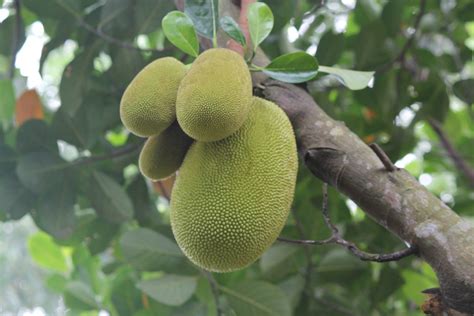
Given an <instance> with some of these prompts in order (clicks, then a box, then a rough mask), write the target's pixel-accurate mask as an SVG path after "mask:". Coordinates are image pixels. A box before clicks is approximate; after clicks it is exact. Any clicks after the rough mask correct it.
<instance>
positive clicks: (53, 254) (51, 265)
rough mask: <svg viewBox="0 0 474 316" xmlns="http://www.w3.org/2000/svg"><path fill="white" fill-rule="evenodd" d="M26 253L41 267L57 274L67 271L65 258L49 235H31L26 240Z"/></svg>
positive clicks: (39, 233)
mask: <svg viewBox="0 0 474 316" xmlns="http://www.w3.org/2000/svg"><path fill="white" fill-rule="evenodd" d="M28 251H29V252H30V255H31V257H32V258H33V260H34V261H35V262H36V263H37V264H38V265H40V266H41V267H43V268H46V269H50V270H54V271H59V272H67V271H68V266H67V261H66V257H65V256H64V254H63V252H62V250H61V248H60V247H59V246H58V245H56V244H55V243H54V241H53V239H52V238H51V237H50V236H49V235H47V234H45V233H42V232H38V233H36V234H34V235H32V236H31V237H30V238H29V239H28Z"/></svg>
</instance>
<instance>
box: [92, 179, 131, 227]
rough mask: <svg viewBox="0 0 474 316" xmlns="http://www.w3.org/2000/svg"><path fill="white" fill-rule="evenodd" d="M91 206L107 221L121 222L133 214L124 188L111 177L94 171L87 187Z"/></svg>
mask: <svg viewBox="0 0 474 316" xmlns="http://www.w3.org/2000/svg"><path fill="white" fill-rule="evenodd" d="M88 193H89V197H90V199H91V203H92V206H93V207H94V209H95V210H96V212H97V213H98V214H99V215H100V216H102V217H103V218H104V219H106V220H107V221H110V222H112V223H121V222H124V221H126V220H129V219H130V218H132V216H133V206H132V202H131V200H130V198H129V197H128V195H127V193H126V192H125V190H124V189H123V188H122V187H121V186H120V185H119V184H118V183H117V182H116V181H115V180H114V179H112V178H111V177H109V176H108V175H106V174H105V173H102V172H94V173H93V174H92V177H91V180H90V187H89V188H88Z"/></svg>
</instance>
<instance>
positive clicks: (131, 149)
mask: <svg viewBox="0 0 474 316" xmlns="http://www.w3.org/2000/svg"><path fill="white" fill-rule="evenodd" d="M142 146H143V142H141V143H136V144H130V145H126V146H123V147H121V148H119V149H116V150H114V151H111V152H109V153H106V154H102V155H95V156H90V157H85V158H79V159H77V160H75V161H73V162H72V163H71V165H73V166H83V165H88V164H92V163H96V162H100V161H104V160H111V159H116V158H119V157H123V156H126V155H130V154H133V153H135V152H137V151H139V150H140V149H141V148H142Z"/></svg>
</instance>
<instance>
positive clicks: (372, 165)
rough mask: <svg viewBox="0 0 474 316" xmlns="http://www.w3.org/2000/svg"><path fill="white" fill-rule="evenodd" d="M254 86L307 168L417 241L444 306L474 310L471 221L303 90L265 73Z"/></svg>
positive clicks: (377, 218)
mask: <svg viewBox="0 0 474 316" xmlns="http://www.w3.org/2000/svg"><path fill="white" fill-rule="evenodd" d="M256 85H257V86H262V87H263V89H262V91H261V93H262V94H263V96H264V97H265V98H266V99H268V100H270V101H273V102H275V103H276V104H278V105H279V106H280V107H281V108H282V109H283V110H284V111H285V112H286V114H287V115H288V117H289V118H290V121H291V122H292V125H293V128H294V130H295V133H296V137H297V143H298V150H299V153H300V156H301V157H302V158H303V160H304V162H305V164H306V166H307V167H308V168H309V169H310V170H311V172H312V173H313V174H314V175H315V176H317V177H318V178H320V179H322V180H323V181H324V182H327V183H329V184H331V185H332V186H334V187H335V188H336V189H337V190H338V191H340V192H341V193H344V194H345V195H346V196H348V197H349V198H350V199H352V200H353V201H354V202H355V203H356V204H358V205H359V206H360V207H361V209H363V210H364V211H365V212H366V213H367V214H368V215H370V216H371V217H372V218H373V219H374V220H375V221H377V222H378V223H379V224H380V225H382V226H383V227H385V228H386V229H388V230H389V231H391V232H392V233H393V234H395V235H396V236H398V237H399V238H400V239H402V240H403V241H405V242H408V243H409V244H410V245H412V246H413V247H417V249H418V251H419V255H420V256H421V257H422V258H423V259H425V260H426V261H427V262H428V263H429V264H430V265H431V266H432V267H433V269H434V270H435V272H436V274H437V276H438V279H439V281H440V289H441V292H442V293H443V297H444V299H445V301H446V303H447V305H448V306H450V307H452V308H454V309H458V310H459V311H462V312H471V313H472V312H474V300H472V298H473V297H474V265H473V264H472V263H473V262H474V226H473V225H472V224H471V223H469V222H468V221H467V220H463V219H461V218H460V217H459V216H458V215H457V214H456V213H454V212H453V211H452V210H451V209H450V208H449V207H447V206H446V205H445V204H444V203H443V202H442V201H441V200H439V199H438V198H437V197H435V196H434V195H433V194H431V193H430V192H429V191H428V190H427V189H426V188H424V187H423V186H422V185H420V184H419V183H418V182H417V181H416V179H415V178H413V177H412V176H411V175H410V174H408V173H407V172H406V171H405V170H398V171H393V172H388V171H387V170H386V168H385V166H384V164H383V163H382V162H381V160H380V159H379V158H378V157H377V155H376V154H375V153H374V151H373V150H372V149H371V148H370V147H368V146H367V145H366V144H365V143H364V142H363V141H362V140H361V139H360V138H359V137H357V136H356V135H355V134H353V133H352V132H351V131H350V130H349V129H348V128H347V127H346V126H345V124H344V123H342V122H338V121H334V120H333V119H331V118H330V117H329V116H328V115H327V114H326V113H324V112H323V110H322V109H321V108H319V107H318V105H317V104H316V103H315V102H314V100H313V98H312V97H311V96H310V95H309V94H307V93H306V92H305V91H304V90H303V89H301V88H299V87H297V86H295V85H291V84H286V83H281V82H278V81H275V80H271V79H267V80H264V81H261V79H260V81H259V82H257V83H256ZM323 242H324V243H327V241H323ZM304 243H309V244H312V243H313V241H304ZM318 243H320V242H318ZM324 243H322V244H324ZM315 244H317V243H315ZM407 251H408V250H407ZM383 259H385V258H383Z"/></svg>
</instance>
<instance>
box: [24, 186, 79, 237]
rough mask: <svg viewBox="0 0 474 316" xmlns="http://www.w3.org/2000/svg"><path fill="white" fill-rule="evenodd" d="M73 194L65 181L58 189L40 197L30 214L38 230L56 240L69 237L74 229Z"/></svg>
mask: <svg viewBox="0 0 474 316" xmlns="http://www.w3.org/2000/svg"><path fill="white" fill-rule="evenodd" d="M75 199H76V196H75V192H74V190H73V189H72V187H71V185H70V184H69V183H67V181H64V182H63V185H61V186H60V187H59V188H57V189H55V190H53V191H52V192H48V193H47V194H44V195H42V196H41V197H40V199H39V200H38V206H37V208H36V210H35V211H34V212H33V213H32V215H33V219H34V220H35V223H36V225H38V227H39V228H41V229H43V230H44V231H45V232H47V233H48V234H50V235H52V236H54V237H55V238H58V239H65V238H68V237H70V236H71V234H72V233H73V232H74V229H75V227H76V216H75V214H74V203H75Z"/></svg>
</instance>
